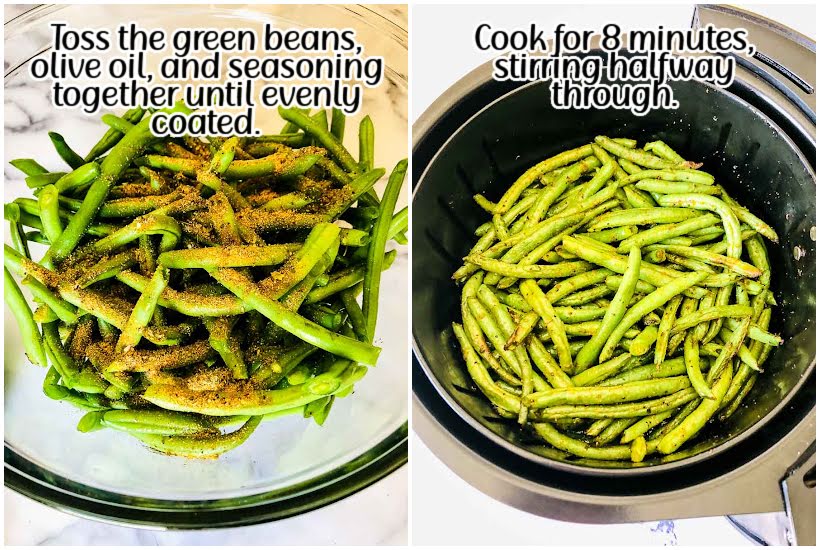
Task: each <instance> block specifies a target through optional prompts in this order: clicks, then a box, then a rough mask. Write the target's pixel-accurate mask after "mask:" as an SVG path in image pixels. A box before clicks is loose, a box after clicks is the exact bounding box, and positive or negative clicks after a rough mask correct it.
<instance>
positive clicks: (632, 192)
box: [621, 185, 657, 208]
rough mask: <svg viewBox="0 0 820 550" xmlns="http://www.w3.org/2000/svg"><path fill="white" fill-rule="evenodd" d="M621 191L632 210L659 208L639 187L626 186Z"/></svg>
mask: <svg viewBox="0 0 820 550" xmlns="http://www.w3.org/2000/svg"><path fill="white" fill-rule="evenodd" d="M621 191H623V193H624V195H625V196H626V200H627V201H628V202H629V205H630V206H631V207H632V208H655V207H656V206H657V205H656V204H655V201H654V200H652V198H651V197H650V196H649V195H648V194H647V193H645V192H644V191H642V190H640V189H638V188H637V187H634V186H632V185H625V186H624V187H623V189H621Z"/></svg>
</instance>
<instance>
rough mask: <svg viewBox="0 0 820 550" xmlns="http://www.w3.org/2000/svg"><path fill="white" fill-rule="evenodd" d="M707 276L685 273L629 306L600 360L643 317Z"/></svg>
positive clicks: (608, 354) (610, 336) (608, 339)
mask: <svg viewBox="0 0 820 550" xmlns="http://www.w3.org/2000/svg"><path fill="white" fill-rule="evenodd" d="M634 250H635V248H633V249H632V251H634ZM632 251H630V255H631V254H632ZM639 257H640V255H639ZM705 277H706V274H705V273H690V274H686V275H683V276H681V277H679V278H677V279H675V280H673V281H671V282H669V283H667V284H665V285H663V286H660V287H658V289H657V290H655V292H653V293H652V294H649V295H647V296H646V297H645V298H643V299H641V300H640V301H639V302H638V303H637V304H635V305H634V306H632V307H631V308H629V310H628V311H627V312H626V313H625V314H624V315H623V318H622V319H621V320H620V322H619V323H618V325H617V326H616V327H615V328H614V329H613V330H612V332H611V334H609V337H608V338H607V340H606V343H605V344H604V346H603V348H602V350H601V353H600V355H599V360H601V361H605V360H607V359H609V357H611V356H612V352H613V350H614V349H615V346H616V345H617V344H618V342H619V341H620V339H621V338H622V337H623V335H624V334H625V333H626V331H627V329H629V328H630V327H631V326H632V325H634V324H635V323H636V322H638V320H639V319H640V318H641V317H643V316H644V315H646V314H647V313H649V312H650V311H652V310H654V309H656V308H658V307H662V306H663V305H664V304H666V303H667V302H668V301H669V300H671V299H672V298H673V297H674V296H677V295H678V294H680V293H682V292H683V291H684V290H686V289H687V288H689V287H691V286H694V285H697V284H698V283H699V282H701V281H703V279H704V278H705Z"/></svg>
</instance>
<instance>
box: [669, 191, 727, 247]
mask: <svg viewBox="0 0 820 550" xmlns="http://www.w3.org/2000/svg"><path fill="white" fill-rule="evenodd" d="M658 201H659V204H660V205H661V206H678V207H688V208H695V209H697V210H710V211H712V212H715V213H716V214H717V215H719V216H720V218H721V220H722V221H723V230H724V231H725V232H726V240H727V243H728V250H727V252H726V253H727V255H728V256H729V257H730V258H740V252H741V246H742V244H743V241H742V239H741V235H740V223H739V222H738V219H737V216H736V215H735V213H734V211H733V210H732V209H731V208H730V207H729V206H728V205H727V204H726V203H725V202H723V201H722V200H720V199H718V198H715V197H712V196H709V195H703V194H698V193H683V194H679V195H663V196H661V197H659V198H658Z"/></svg>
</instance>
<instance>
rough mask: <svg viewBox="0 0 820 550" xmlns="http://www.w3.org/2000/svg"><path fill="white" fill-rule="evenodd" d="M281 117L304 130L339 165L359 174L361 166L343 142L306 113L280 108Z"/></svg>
mask: <svg viewBox="0 0 820 550" xmlns="http://www.w3.org/2000/svg"><path fill="white" fill-rule="evenodd" d="M279 116H281V117H282V118H283V119H285V120H286V121H288V122H292V123H293V124H295V125H296V126H297V127H299V128H300V129H302V130H303V131H304V132H305V133H306V134H309V135H311V136H312V137H313V138H314V139H316V140H317V141H318V142H319V143H320V144H321V145H322V146H323V147H324V148H325V149H327V150H328V152H329V153H330V154H331V156H333V158H334V159H335V160H336V162H338V163H339V165H340V166H341V167H342V168H344V169H345V170H347V171H348V172H351V173H358V172H359V165H358V164H357V163H356V161H355V160H354V159H353V157H352V156H351V155H350V153H349V152H348V151H347V149H345V147H344V145H342V143H341V141H340V140H339V139H337V138H336V137H335V136H334V135H333V134H331V133H330V132H329V131H328V130H327V129H326V128H323V127H322V126H320V125H319V124H317V123H316V122H315V121H313V120H311V119H310V117H308V116H307V115H305V114H304V113H301V112H299V111H298V110H297V109H294V108H284V107H279Z"/></svg>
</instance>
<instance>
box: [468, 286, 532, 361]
mask: <svg viewBox="0 0 820 550" xmlns="http://www.w3.org/2000/svg"><path fill="white" fill-rule="evenodd" d="M467 306H468V307H469V309H470V313H472V315H473V317H474V318H475V320H476V322H477V323H478V325H479V326H480V327H481V330H482V332H484V334H485V335H486V336H487V339H488V340H489V341H490V343H492V345H493V347H494V348H495V349H496V351H498V354H499V355H500V356H501V358H502V359H503V360H504V362H505V363H506V364H507V365H509V367H510V368H511V369H512V370H513V372H514V373H515V374H516V375H517V376H519V377H520V376H521V367H520V366H519V364H518V359H517V357H516V356H515V355H514V354H513V352H512V351H511V350H508V349H507V348H506V343H507V339H508V338H509V335H506V336H505V335H504V333H503V332H502V330H501V327H499V326H498V323H496V321H495V320H493V317H492V315H491V314H490V312H489V311H488V310H487V309H486V308H485V307H484V306H483V305H482V303H481V301H479V299H478V298H473V297H469V298H467Z"/></svg>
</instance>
